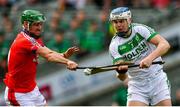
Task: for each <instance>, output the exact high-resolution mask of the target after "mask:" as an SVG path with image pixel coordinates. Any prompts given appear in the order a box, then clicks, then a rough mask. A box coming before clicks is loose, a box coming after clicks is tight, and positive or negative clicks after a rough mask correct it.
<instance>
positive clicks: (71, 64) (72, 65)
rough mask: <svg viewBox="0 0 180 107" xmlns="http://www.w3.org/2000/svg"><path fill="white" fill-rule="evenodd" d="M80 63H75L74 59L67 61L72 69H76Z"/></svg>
mask: <svg viewBox="0 0 180 107" xmlns="http://www.w3.org/2000/svg"><path fill="white" fill-rule="evenodd" d="M77 66H78V64H77V63H75V62H74V61H70V60H69V61H68V62H67V68H68V69H70V70H76V68H77Z"/></svg>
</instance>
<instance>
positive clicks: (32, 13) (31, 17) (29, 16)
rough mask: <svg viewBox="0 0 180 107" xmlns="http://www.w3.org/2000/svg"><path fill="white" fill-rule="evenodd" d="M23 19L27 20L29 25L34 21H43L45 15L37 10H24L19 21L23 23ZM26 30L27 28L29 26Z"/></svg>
mask: <svg viewBox="0 0 180 107" xmlns="http://www.w3.org/2000/svg"><path fill="white" fill-rule="evenodd" d="M24 21H28V24H29V27H30V26H31V25H32V23H34V22H45V21H46V17H45V16H44V15H43V14H42V13H41V12H39V11H37V10H25V11H23V13H22V15H21V23H22V24H23V23H24ZM26 30H29V28H28V29H26Z"/></svg>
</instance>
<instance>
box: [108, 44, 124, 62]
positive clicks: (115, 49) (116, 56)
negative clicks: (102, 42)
mask: <svg viewBox="0 0 180 107" xmlns="http://www.w3.org/2000/svg"><path fill="white" fill-rule="evenodd" d="M109 54H110V56H111V58H112V60H113V64H115V63H116V62H117V61H119V60H123V58H122V56H121V55H120V54H119V52H118V46H116V44H115V43H111V44H110V46H109Z"/></svg>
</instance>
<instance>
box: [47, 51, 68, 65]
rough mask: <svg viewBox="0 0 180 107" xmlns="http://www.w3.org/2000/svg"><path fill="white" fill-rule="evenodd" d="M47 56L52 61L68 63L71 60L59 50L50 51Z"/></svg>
mask: <svg viewBox="0 0 180 107" xmlns="http://www.w3.org/2000/svg"><path fill="white" fill-rule="evenodd" d="M46 57H47V60H48V61H50V62H56V63H62V64H67V62H68V61H69V59H66V58H65V57H63V55H62V54H59V53H57V52H52V53H49V54H48V55H47V56H46Z"/></svg>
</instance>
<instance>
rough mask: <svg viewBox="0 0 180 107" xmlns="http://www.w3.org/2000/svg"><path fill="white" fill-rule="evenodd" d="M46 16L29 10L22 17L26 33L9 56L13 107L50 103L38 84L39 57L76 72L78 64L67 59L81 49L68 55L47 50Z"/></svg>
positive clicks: (9, 90) (9, 98) (7, 97)
mask: <svg viewBox="0 0 180 107" xmlns="http://www.w3.org/2000/svg"><path fill="white" fill-rule="evenodd" d="M45 20H46V18H45V16H44V15H43V14H42V13H40V12H39V11H36V10H25V11H23V13H22V16H21V22H22V26H23V30H22V31H21V32H20V33H19V34H18V35H17V37H16V39H15V40H14V42H13V43H12V45H11V47H10V50H9V54H8V73H7V74H6V77H5V79H4V82H5V84H6V89H5V96H4V97H5V101H6V103H7V104H8V105H13V106H42V105H46V100H45V98H44V97H43V96H42V94H41V93H40V92H39V89H38V87H37V84H36V79H35V77H36V67H37V64H38V62H37V57H38V55H40V56H42V57H44V58H45V59H47V60H48V61H50V62H56V63H61V64H65V65H66V66H67V68H68V69H70V70H76V67H77V66H78V64H77V63H75V62H74V61H71V60H69V59H67V58H68V57H70V56H71V55H73V54H74V53H75V52H77V51H79V48H77V47H71V48H69V49H68V50H67V51H66V52H65V53H57V52H55V51H52V50H50V49H49V48H47V47H46V46H44V44H43V42H42V40H41V36H40V35H41V31H42V26H43V23H44V22H45Z"/></svg>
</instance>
